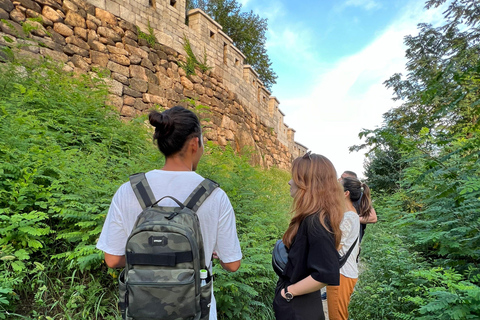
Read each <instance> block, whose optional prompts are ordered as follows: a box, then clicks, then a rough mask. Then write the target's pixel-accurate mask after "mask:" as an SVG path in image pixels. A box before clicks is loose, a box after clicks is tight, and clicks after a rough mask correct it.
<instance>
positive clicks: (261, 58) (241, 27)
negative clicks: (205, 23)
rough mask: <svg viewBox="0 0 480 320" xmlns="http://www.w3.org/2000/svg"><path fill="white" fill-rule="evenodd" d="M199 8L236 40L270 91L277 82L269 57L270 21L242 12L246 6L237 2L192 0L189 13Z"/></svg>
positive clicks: (188, 5)
mask: <svg viewBox="0 0 480 320" xmlns="http://www.w3.org/2000/svg"><path fill="white" fill-rule="evenodd" d="M195 8H199V9H201V10H202V11H204V12H205V13H207V14H208V15H210V16H211V17H212V18H213V19H214V20H215V21H216V22H218V23H219V24H220V25H221V26H222V27H223V31H224V32H225V33H226V34H227V35H228V36H229V37H230V38H232V40H233V44H234V45H235V46H236V47H237V48H238V49H239V50H240V51H241V52H242V53H243V54H244V55H245V57H246V59H245V64H249V65H251V66H252V67H253V68H254V69H255V71H256V72H257V73H258V75H259V77H260V80H261V81H262V82H263V84H264V85H265V87H267V88H268V89H270V88H271V87H272V85H274V84H275V83H276V79H277V75H276V73H275V72H274V71H273V69H272V67H271V65H272V63H271V62H270V58H269V57H268V54H267V49H266V47H265V44H266V41H267V39H266V36H265V33H266V32H267V29H268V25H267V19H264V18H261V17H260V16H259V15H257V14H255V13H253V11H249V12H242V11H241V9H242V5H241V4H240V3H238V2H237V1H236V0H188V1H187V11H188V10H190V9H195Z"/></svg>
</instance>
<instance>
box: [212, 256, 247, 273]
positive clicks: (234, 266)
mask: <svg viewBox="0 0 480 320" xmlns="http://www.w3.org/2000/svg"><path fill="white" fill-rule="evenodd" d="M212 258H213V259H219V260H220V258H219V257H218V255H217V253H216V252H215V251H214V252H213V256H212ZM241 263H242V260H237V261H233V262H223V261H222V260H220V265H221V266H222V268H223V269H225V270H227V271H230V272H235V271H237V270H238V269H239V268H240V265H241Z"/></svg>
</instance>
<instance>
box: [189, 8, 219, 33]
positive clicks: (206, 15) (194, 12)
mask: <svg viewBox="0 0 480 320" xmlns="http://www.w3.org/2000/svg"><path fill="white" fill-rule="evenodd" d="M196 14H200V15H202V16H204V17H205V18H207V20H208V21H210V22H211V23H212V24H213V25H215V26H216V27H217V28H218V29H220V30H221V29H223V27H222V26H221V25H220V24H219V23H218V22H217V21H215V20H213V19H212V17H210V16H209V15H208V14H206V13H205V12H203V11H202V10H200V9H192V10H190V11H188V13H187V16H188V17H190V16H193V15H196Z"/></svg>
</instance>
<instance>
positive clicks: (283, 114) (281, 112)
mask: <svg viewBox="0 0 480 320" xmlns="http://www.w3.org/2000/svg"><path fill="white" fill-rule="evenodd" d="M277 101H278V100H277ZM278 112H280V114H281V115H282V116H284V117H285V113H283V111H282V110H280V108H279V109H278Z"/></svg>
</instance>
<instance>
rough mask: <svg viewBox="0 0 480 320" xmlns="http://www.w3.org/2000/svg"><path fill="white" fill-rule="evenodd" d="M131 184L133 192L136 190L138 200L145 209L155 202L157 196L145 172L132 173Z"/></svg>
mask: <svg viewBox="0 0 480 320" xmlns="http://www.w3.org/2000/svg"><path fill="white" fill-rule="evenodd" d="M130 185H131V186H132V189H133V192H135V195H136V196H137V199H138V202H140V205H141V206H142V209H143V210H145V208H147V207H150V206H151V205H152V204H153V203H155V201H156V200H155V196H154V195H153V192H152V189H151V188H150V185H149V184H148V181H147V178H146V177H145V173H144V172H140V173H136V174H132V175H131V176H130Z"/></svg>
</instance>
